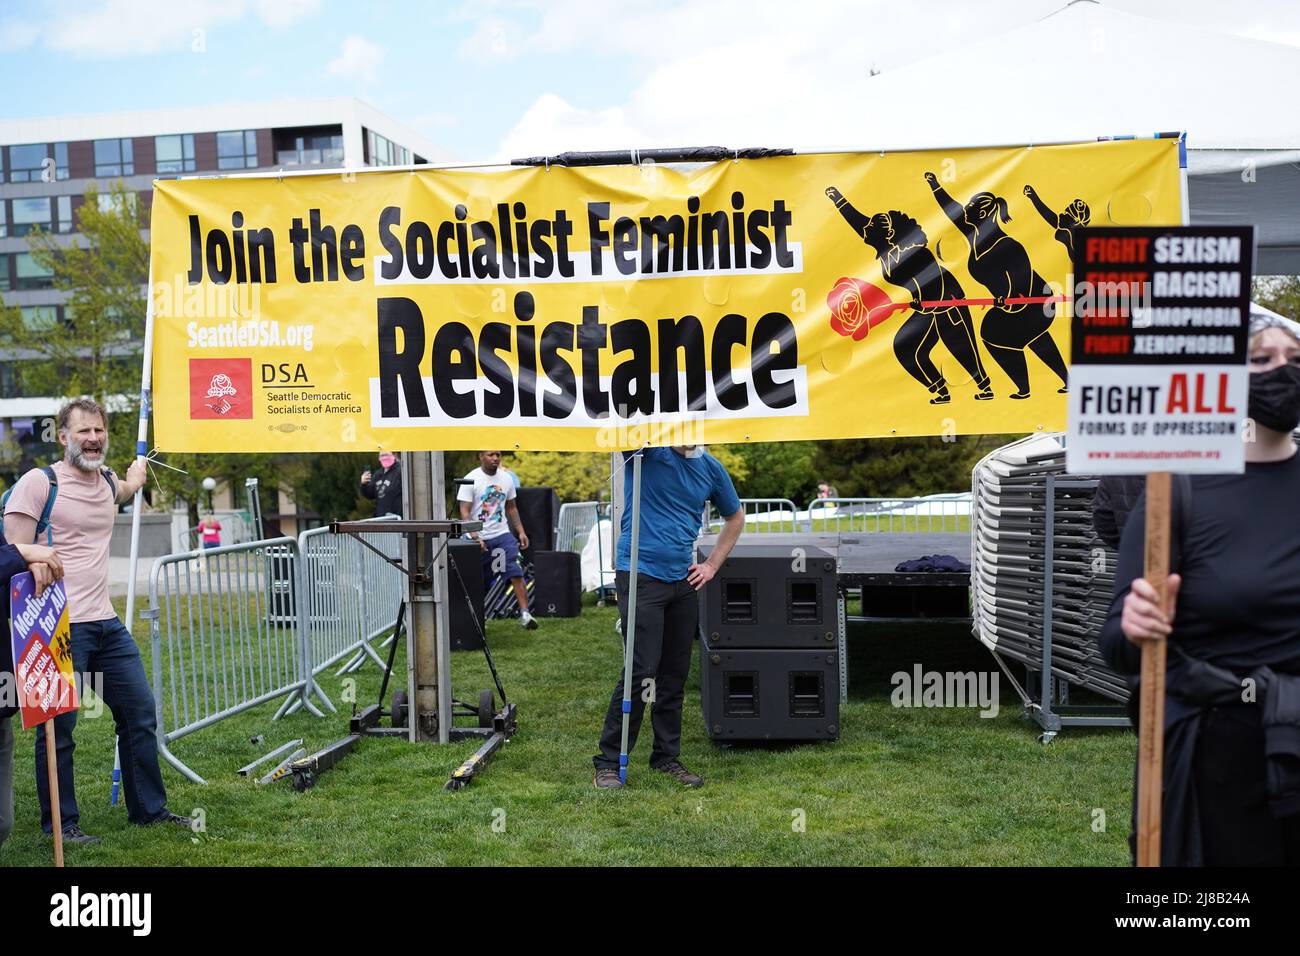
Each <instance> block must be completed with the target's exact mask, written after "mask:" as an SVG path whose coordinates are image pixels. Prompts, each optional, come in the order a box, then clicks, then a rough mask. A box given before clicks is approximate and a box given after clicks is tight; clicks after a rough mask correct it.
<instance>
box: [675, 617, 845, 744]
mask: <svg viewBox="0 0 1300 956" xmlns="http://www.w3.org/2000/svg"><path fill="white" fill-rule="evenodd" d="M839 673H840V666H839V654H838V653H837V652H836V649H835V647H834V646H831V647H829V648H826V649H824V650H816V651H811V650H799V651H796V650H776V649H764V650H748V649H747V650H737V649H733V648H715V647H710V645H709V643H708V641H706V640H701V642H700V707H701V710H702V711H703V713H704V731H705V733H706V734H707V735H708V737H709V739H710V740H717V741H757V740H838V739H839V736H840V693H839V691H840V684H839Z"/></svg>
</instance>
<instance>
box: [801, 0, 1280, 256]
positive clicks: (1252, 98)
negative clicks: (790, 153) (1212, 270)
mask: <svg viewBox="0 0 1300 956" xmlns="http://www.w3.org/2000/svg"><path fill="white" fill-rule="evenodd" d="M855 86H856V89H855V90H854V91H853V98H854V100H855V101H856V102H857V103H859V104H861V107H862V109H863V112H864V114H865V116H864V123H863V124H862V128H865V130H866V131H867V133H866V136H865V137H864V139H867V140H868V141H867V142H857V143H853V144H851V147H852V148H861V147H880V148H886V147H887V148H889V149H915V148H922V149H928V148H943V147H954V146H965V145H970V146H980V145H993V144H1013V143H1014V144H1022V143H1023V144H1032V143H1048V142H1059V141H1068V140H1081V139H1092V138H1095V137H1098V136H1121V135H1138V136H1150V135H1151V134H1153V133H1156V132H1162V131H1173V130H1185V131H1186V132H1187V146H1188V172H1189V177H1190V182H1189V193H1190V197H1191V209H1192V221H1193V222H1194V223H1200V224H1205V225H1225V224H1253V225H1254V226H1255V227H1256V237H1257V241H1258V243H1259V261H1258V262H1257V263H1256V270H1255V271H1256V272H1258V273H1260V274H1265V275H1293V274H1300V215H1297V213H1300V110H1297V109H1295V108H1293V106H1292V104H1291V99H1292V97H1293V96H1294V95H1295V91H1296V90H1297V89H1298V88H1300V47H1295V46H1289V45H1286V44H1280V43H1270V42H1267V41H1263V40H1251V39H1246V38H1243V37H1237V36H1231V35H1227V34H1218V33H1213V32H1210V31H1206V30H1201V29H1197V28H1195V27H1188V26H1183V25H1180V24H1177V23H1170V22H1167V21H1164V20H1153V19H1150V18H1148V17H1141V16H1135V15H1133V14H1130V13H1124V12H1121V11H1118V10H1113V9H1110V8H1108V7H1105V6H1103V5H1102V4H1100V3H1097V2H1095V0H1074V2H1072V3H1070V4H1069V5H1068V6H1067V7H1065V8H1063V9H1061V10H1059V11H1057V12H1056V13H1054V14H1052V15H1050V16H1048V17H1045V18H1043V19H1041V20H1039V21H1037V22H1036V23H1032V24H1029V25H1027V26H1024V27H1021V28H1019V29H1016V30H1012V31H1011V32H1009V33H1005V34H1001V35H993V36H978V37H971V39H970V41H969V45H968V47H967V48H966V49H965V50H962V51H945V52H944V53H941V54H939V55H936V56H933V57H930V58H928V59H925V60H921V61H919V62H916V63H913V64H910V65H909V66H906V67H903V68H900V69H898V70H893V71H887V72H885V73H882V74H880V75H878V76H873V77H867V78H864V79H863V80H861V81H860V82H859V83H857V84H855ZM836 148H844V146H843V144H841V145H840V146H837V147H836ZM803 151H804V150H801V152H803Z"/></svg>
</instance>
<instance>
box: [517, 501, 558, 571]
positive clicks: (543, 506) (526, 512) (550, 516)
mask: <svg viewBox="0 0 1300 956" xmlns="http://www.w3.org/2000/svg"><path fill="white" fill-rule="evenodd" d="M515 505H516V507H518V508H519V520H520V521H522V522H523V523H524V531H526V532H528V546H529V551H530V552H533V551H550V550H551V549H552V548H554V547H555V524H556V522H558V521H559V520H560V498H559V496H558V495H557V494H556V493H555V489H554V488H531V487H524V488H520V489H519V490H518V491H517V492H515ZM510 530H511V531H512V532H513V531H514V528H511V529H510ZM530 556H531V555H530Z"/></svg>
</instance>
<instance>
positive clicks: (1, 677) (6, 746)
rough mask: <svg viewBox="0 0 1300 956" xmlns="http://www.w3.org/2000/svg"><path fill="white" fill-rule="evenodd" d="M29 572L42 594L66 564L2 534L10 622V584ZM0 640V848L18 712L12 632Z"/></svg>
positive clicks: (0, 601)
mask: <svg viewBox="0 0 1300 956" xmlns="http://www.w3.org/2000/svg"><path fill="white" fill-rule="evenodd" d="M28 570H30V571H31V572H32V575H33V577H35V579H36V593H37V594H40V593H41V592H42V591H44V590H45V588H46V587H47V586H48V585H49V584H50V582H52V581H57V580H58V579H59V578H61V577H63V562H62V561H60V560H59V556H58V555H57V554H55V552H54V549H53V548H47V547H46V546H45V545H42V544H9V543H8V542H6V541H5V537H4V532H3V531H2V530H0V616H2V617H3V620H5V621H6V622H8V620H9V580H10V578H12V577H13V576H14V575H15V574H21V573H22V572H23V571H28ZM4 631H5V633H4V639H3V640H0V844H3V843H4V842H5V839H6V838H7V837H8V836H9V834H10V833H11V832H12V831H13V828H14V731H13V727H12V726H11V721H10V718H11V717H12V716H13V715H14V714H16V713H17V712H18V683H17V680H16V679H15V677H14V661H13V641H12V640H11V639H10V637H9V628H8V626H7V625H6V627H5V628H4Z"/></svg>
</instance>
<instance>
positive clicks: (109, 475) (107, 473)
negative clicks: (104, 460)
mask: <svg viewBox="0 0 1300 956" xmlns="http://www.w3.org/2000/svg"><path fill="white" fill-rule="evenodd" d="M99 473H100V474H101V475H103V476H104V480H105V481H107V482H108V490H109V491H111V492H112V493H113V507H114V508H116V507H117V482H116V481H114V480H113V470H112V469H111V468H107V467H105V468H101V469H99Z"/></svg>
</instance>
